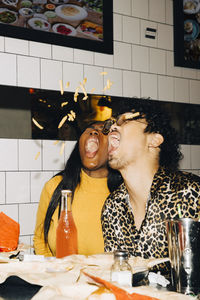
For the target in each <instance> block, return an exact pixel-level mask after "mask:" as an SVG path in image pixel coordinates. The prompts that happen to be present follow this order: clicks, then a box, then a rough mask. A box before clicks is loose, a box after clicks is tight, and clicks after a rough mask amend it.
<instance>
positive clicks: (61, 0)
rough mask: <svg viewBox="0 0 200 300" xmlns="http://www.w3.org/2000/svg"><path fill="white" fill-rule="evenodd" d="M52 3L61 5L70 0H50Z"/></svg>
mask: <svg viewBox="0 0 200 300" xmlns="http://www.w3.org/2000/svg"><path fill="white" fill-rule="evenodd" d="M50 2H51V3H53V4H56V5H58V4H59V5H61V4H66V3H68V2H69V0H50Z"/></svg>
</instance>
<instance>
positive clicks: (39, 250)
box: [33, 176, 62, 256]
mask: <svg viewBox="0 0 200 300" xmlns="http://www.w3.org/2000/svg"><path fill="white" fill-rule="evenodd" d="M56 177H57V178H56ZM56 177H54V178H52V179H50V180H49V181H48V182H46V183H45V185H44V187H43V189H42V192H41V196H40V202H39V205H38V210H37V216H36V225H35V231H34V238H33V243H34V250H35V254H37V255H44V256H53V254H52V252H51V250H50V248H49V246H48V243H47V244H46V243H45V241H44V220H45V216H46V212H47V208H48V206H49V202H50V200H51V197H52V195H53V192H54V190H55V188H56V186H57V185H58V183H59V182H60V181H61V178H62V177H61V176H56ZM58 179H59V180H58Z"/></svg>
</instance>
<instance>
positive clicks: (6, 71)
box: [0, 53, 16, 85]
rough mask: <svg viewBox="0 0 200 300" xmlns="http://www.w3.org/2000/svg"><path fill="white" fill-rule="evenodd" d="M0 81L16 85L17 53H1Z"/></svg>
mask: <svg viewBox="0 0 200 300" xmlns="http://www.w3.org/2000/svg"><path fill="white" fill-rule="evenodd" d="M0 66H1V68H0V83H1V84H5V85H16V55H14V54H7V53H0Z"/></svg>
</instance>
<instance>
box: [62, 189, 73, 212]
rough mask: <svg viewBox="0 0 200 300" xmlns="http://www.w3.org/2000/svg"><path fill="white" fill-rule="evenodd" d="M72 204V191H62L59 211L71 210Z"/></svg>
mask: <svg viewBox="0 0 200 300" xmlns="http://www.w3.org/2000/svg"><path fill="white" fill-rule="evenodd" d="M71 206H72V193H71V191H68V192H63V191H62V195H61V211H66V212H67V211H71V209H72V208H71Z"/></svg>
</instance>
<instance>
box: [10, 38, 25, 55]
mask: <svg viewBox="0 0 200 300" xmlns="http://www.w3.org/2000/svg"><path fill="white" fill-rule="evenodd" d="M5 52H10V53H15V54H22V55H28V41H25V40H21V39H14V38H9V37H5Z"/></svg>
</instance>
